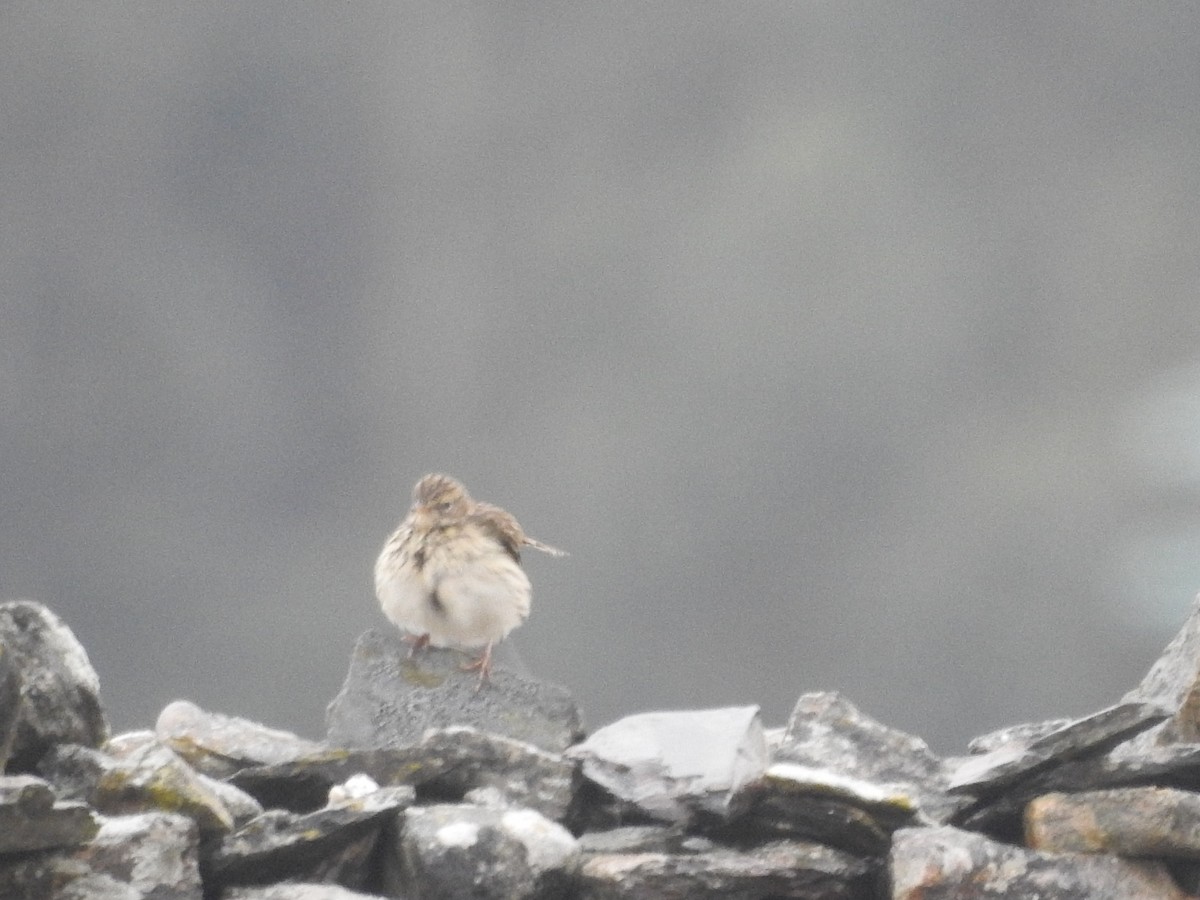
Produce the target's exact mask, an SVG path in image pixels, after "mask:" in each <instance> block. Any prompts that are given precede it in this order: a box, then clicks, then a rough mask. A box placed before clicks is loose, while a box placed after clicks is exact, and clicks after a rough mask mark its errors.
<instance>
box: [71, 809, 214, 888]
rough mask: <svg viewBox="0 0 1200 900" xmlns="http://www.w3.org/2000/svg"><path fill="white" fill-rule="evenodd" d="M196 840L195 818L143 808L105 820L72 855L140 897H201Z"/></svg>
mask: <svg viewBox="0 0 1200 900" xmlns="http://www.w3.org/2000/svg"><path fill="white" fill-rule="evenodd" d="M199 844H200V837H199V832H198V830H197V829H196V823H195V822H193V821H192V820H191V819H189V818H187V817H186V816H178V815H173V814H171V813H142V814H140V815H135V816H118V817H116V818H110V819H106V820H105V821H104V823H103V825H102V826H101V828H100V831H99V833H98V834H97V835H96V837H95V839H93V840H92V842H91V843H90V844H88V845H87V846H86V847H84V848H82V849H80V850H79V851H77V852H76V853H75V859H77V860H80V861H82V862H84V863H86V864H87V866H88V868H89V870H90V871H91V872H92V873H94V874H97V875H103V876H107V877H109V878H111V879H112V880H114V881H115V882H117V883H119V884H122V885H127V886H128V887H130V888H132V889H133V890H135V891H136V892H137V896H139V897H155V898H159V897H161V898H164V900H166V898H171V900H200V898H201V897H202V895H203V887H202V885H201V883H200V864H199ZM83 886H85V885H79V887H80V888H82V887H83ZM93 889H94V886H93Z"/></svg>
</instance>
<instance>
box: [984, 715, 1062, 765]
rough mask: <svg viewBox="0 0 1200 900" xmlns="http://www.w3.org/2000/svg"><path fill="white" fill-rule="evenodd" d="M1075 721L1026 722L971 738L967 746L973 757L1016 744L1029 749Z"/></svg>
mask: <svg viewBox="0 0 1200 900" xmlns="http://www.w3.org/2000/svg"><path fill="white" fill-rule="evenodd" d="M1073 721H1075V720H1074V719H1047V720H1046V721H1045V722H1025V723H1022V724H1020V725H1009V726H1008V727H1006V728H999V729H997V730H996V731H989V732H988V733H987V734H981V735H980V736H979V737H976V738H971V740H970V742H969V743H968V744H967V751H968V752H969V753H970V754H971V755H972V756H978V755H980V754H982V753H991V752H992V751H993V750H999V749H1000V748H1001V747H1009V746H1012V745H1014V744H1015V745H1019V746H1021V747H1028V746H1029V745H1030V744H1032V743H1033V742H1034V741H1036V740H1038V739H1039V738H1043V737H1045V736H1046V735H1048V734H1051V733H1052V732H1055V731H1059V730H1061V729H1063V728H1065V727H1066V726H1068V725H1070V724H1071V723H1072V722H1073Z"/></svg>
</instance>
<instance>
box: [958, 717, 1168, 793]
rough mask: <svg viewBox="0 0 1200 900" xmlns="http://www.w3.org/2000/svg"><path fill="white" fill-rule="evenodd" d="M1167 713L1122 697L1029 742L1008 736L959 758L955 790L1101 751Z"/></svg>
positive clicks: (998, 785)
mask: <svg viewBox="0 0 1200 900" xmlns="http://www.w3.org/2000/svg"><path fill="white" fill-rule="evenodd" d="M1168 715H1169V714H1168V713H1167V712H1166V711H1165V710H1164V709H1162V708H1161V707H1159V706H1155V705H1153V704H1150V703H1130V702H1123V703H1119V704H1117V705H1116V706H1110V707H1108V708H1107V709H1102V710H1100V711H1099V712H1096V713H1092V714H1091V715H1089V716H1084V717H1083V718H1081V719H1075V720H1073V721H1070V722H1069V723H1068V724H1066V725H1063V726H1062V727H1060V728H1056V729H1053V730H1051V731H1048V732H1044V733H1041V734H1040V735H1039V736H1037V737H1035V738H1033V739H1032V740H1030V741H1029V742H1028V743H1026V744H1022V743H1019V742H1017V741H1015V740H1014V741H1010V742H1008V743H1005V744H1003V745H1001V746H998V747H997V748H996V749H995V750H992V751H991V752H990V753H984V754H982V755H979V756H970V757H967V758H966V759H964V760H960V761H959V762H958V765H957V767H956V768H955V770H954V771H953V772H951V773H950V775H949V780H948V786H947V789H948V790H949V791H950V792H951V793H969V794H973V795H976V796H988V795H991V794H995V793H997V792H998V791H999V790H1000V789H1002V788H1005V787H1007V786H1009V785H1012V784H1015V783H1017V782H1019V781H1021V780H1023V779H1027V778H1029V777H1030V776H1031V775H1033V774H1035V773H1037V772H1039V771H1043V770H1045V769H1048V768H1050V767H1053V766H1056V765H1060V764H1062V763H1064V762H1067V761H1068V760H1071V759H1076V758H1078V757H1081V756H1087V755H1099V754H1101V753H1104V752H1106V751H1108V750H1110V749H1111V748H1112V747H1113V746H1115V745H1116V744H1117V743H1119V742H1120V741H1122V740H1124V739H1126V738H1128V737H1130V736H1131V735H1134V734H1137V733H1138V732H1140V731H1145V730H1146V729H1147V728H1150V727H1151V726H1153V725H1155V724H1157V723H1159V722H1161V721H1162V720H1163V719H1165V718H1167V716H1168Z"/></svg>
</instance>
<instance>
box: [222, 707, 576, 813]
mask: <svg viewBox="0 0 1200 900" xmlns="http://www.w3.org/2000/svg"><path fill="white" fill-rule="evenodd" d="M577 768H578V766H577V764H576V763H575V762H573V761H571V760H568V759H566V758H564V757H563V756H562V755H561V754H557V753H549V752H547V751H544V750H541V749H539V748H537V747H535V746H533V745H532V744H526V743H523V742H521V741H516V740H513V739H511V738H506V737H502V736H500V735H494V734H487V733H486V732H481V731H479V730H477V729H475V728H468V727H464V726H459V727H454V728H436V729H431V730H430V731H428V732H427V733H426V734H425V735H424V737H423V738H422V739H421V740H419V741H417V742H415V743H413V744H411V745H408V746H401V747H391V748H386V749H359V750H355V749H325V750H320V751H317V752H315V753H313V754H311V755H310V756H305V757H302V758H300V759H297V760H293V761H291V762H287V763H279V764H278V765H273V766H256V767H253V768H249V769H243V770H242V771H241V772H238V773H237V774H236V775H234V776H232V777H231V778H230V782H231V783H232V784H235V785H237V786H238V787H239V788H241V789H242V790H244V791H246V792H247V793H249V794H251V795H252V796H254V797H255V798H257V799H258V800H259V801H260V802H261V803H262V804H263V805H264V806H267V807H282V808H284V809H289V810H293V811H297V812H307V811H310V810H313V809H318V808H320V807H321V806H323V805H324V803H325V801H326V798H327V797H328V794H329V791H330V789H332V788H333V787H335V786H336V785H339V784H342V783H343V782H345V781H346V780H347V779H349V778H352V777H353V776H355V775H360V774H361V775H366V776H368V777H369V778H371V779H372V780H373V781H374V782H375V783H376V784H380V785H384V786H391V785H400V784H407V785H412V786H413V787H416V788H420V789H421V790H422V791H424V792H426V793H432V794H435V795H437V796H439V797H441V798H443V799H462V798H463V796H464V795H465V794H467V793H468V792H470V791H473V790H477V789H485V788H494V789H495V790H496V792H497V794H498V796H499V797H500V798H501V799H502V800H504V801H505V802H508V803H511V804H514V805H519V806H528V807H531V808H533V809H537V810H538V811H540V812H542V813H544V814H546V815H547V816H550V817H551V818H554V819H560V818H562V817H563V816H564V815H566V812H567V808H568V806H569V805H570V803H571V800H572V798H573V796H574V793H575V788H576V782H577V780H578V775H577Z"/></svg>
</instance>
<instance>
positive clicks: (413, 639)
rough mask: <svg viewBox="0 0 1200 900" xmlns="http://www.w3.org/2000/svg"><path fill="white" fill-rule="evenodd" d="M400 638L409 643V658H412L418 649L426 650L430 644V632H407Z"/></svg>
mask: <svg viewBox="0 0 1200 900" xmlns="http://www.w3.org/2000/svg"><path fill="white" fill-rule="evenodd" d="M400 640H402V641H404V643H406V644H408V658H409V659H412V658H413V654H415V653H416V652H417V651H418V650H424V649H425V648H426V647H428V646H429V635H428V634H406V635H404V636H403V637H402V638H400Z"/></svg>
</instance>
